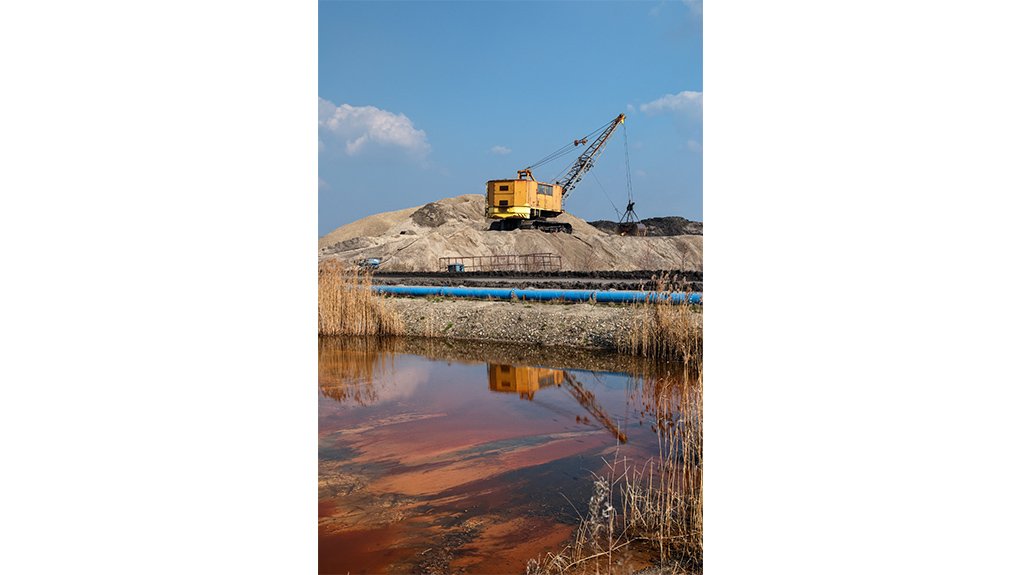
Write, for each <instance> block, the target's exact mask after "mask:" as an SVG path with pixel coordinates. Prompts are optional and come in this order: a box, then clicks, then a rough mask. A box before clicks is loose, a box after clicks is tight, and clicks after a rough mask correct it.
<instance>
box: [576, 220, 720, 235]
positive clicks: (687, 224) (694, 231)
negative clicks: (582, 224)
mask: <svg viewBox="0 0 1022 575" xmlns="http://www.w3.org/2000/svg"><path fill="white" fill-rule="evenodd" d="M641 222H642V223H643V224H645V226H646V235H647V236H701V235H703V222H696V221H693V220H689V219H686V218H682V217H678V216H668V217H664V218H646V219H644V220H641ZM589 223H590V224H591V225H592V226H593V227H595V228H597V229H599V230H601V231H603V232H606V233H608V234H616V233H617V222H611V221H609V220H597V221H595V222H589Z"/></svg>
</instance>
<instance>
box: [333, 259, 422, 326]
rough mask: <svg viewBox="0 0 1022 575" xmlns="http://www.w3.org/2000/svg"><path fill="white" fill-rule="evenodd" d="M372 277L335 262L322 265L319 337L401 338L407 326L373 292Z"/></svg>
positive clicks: (362, 271) (383, 299) (385, 302)
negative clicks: (379, 336) (386, 336)
mask: <svg viewBox="0 0 1022 575" xmlns="http://www.w3.org/2000/svg"><path fill="white" fill-rule="evenodd" d="M371 287H372V273H371V272H370V271H368V270H360V269H358V268H351V267H345V266H344V265H343V264H342V263H341V262H339V261H336V260H327V261H324V262H321V263H320V264H319V334H320V335H400V334H403V333H404V331H405V329H404V323H403V322H402V321H401V318H400V316H398V314H397V313H396V312H395V311H394V310H392V309H390V306H389V305H388V302H387V301H386V299H385V298H384V297H383V296H380V295H377V294H374V293H373V292H372V289H371Z"/></svg>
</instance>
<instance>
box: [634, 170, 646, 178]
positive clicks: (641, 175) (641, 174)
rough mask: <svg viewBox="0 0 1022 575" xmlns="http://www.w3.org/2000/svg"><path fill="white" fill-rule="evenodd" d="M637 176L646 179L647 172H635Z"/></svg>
mask: <svg viewBox="0 0 1022 575" xmlns="http://www.w3.org/2000/svg"><path fill="white" fill-rule="evenodd" d="M635 175H636V176H639V177H640V178H645V177H646V170H636V171H635Z"/></svg>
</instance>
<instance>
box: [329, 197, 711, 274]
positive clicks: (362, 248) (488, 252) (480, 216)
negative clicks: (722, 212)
mask: <svg viewBox="0 0 1022 575" xmlns="http://www.w3.org/2000/svg"><path fill="white" fill-rule="evenodd" d="M484 212H485V197H484V196H482V195H480V194H467V195H463V196H456V197H453V198H444V199H442V200H438V201H436V202H431V203H429V204H426V205H424V206H416V207H413V208H407V209H404V210H398V211H394V212H386V213H381V214H375V215H372V216H369V217H366V218H363V219H361V220H358V221H356V222H352V223H350V224H347V225H345V226H341V227H340V228H337V229H336V230H334V231H332V232H330V233H329V234H327V235H326V236H324V237H323V238H321V239H320V241H319V248H320V249H319V254H320V257H321V258H337V259H342V260H346V261H355V260H359V259H363V258H380V259H382V260H383V264H382V265H381V267H380V269H381V270H386V271H434V270H437V269H439V262H438V259H439V258H442V257H466V256H497V255H515V254H518V255H522V254H534V253H553V254H558V255H560V256H561V263H562V266H563V269H565V270H579V271H593V270H639V269H647V270H648V269H687V270H700V271H701V270H702V267H703V266H702V256H703V242H702V237H701V236H673V237H655V238H650V237H646V238H636V237H618V236H613V235H607V234H606V233H604V232H602V231H600V230H599V229H597V228H595V227H593V226H591V225H589V224H588V223H587V222H585V221H584V220H582V219H580V218H577V217H575V216H573V215H571V214H569V213H563V214H561V215H560V216H558V217H557V218H556V219H555V221H563V222H567V223H570V224H571V225H572V228H573V230H574V233H572V234H561V233H546V232H542V231H539V230H515V231H510V232H495V231H489V225H490V221H489V220H488V219H486V217H485V216H484Z"/></svg>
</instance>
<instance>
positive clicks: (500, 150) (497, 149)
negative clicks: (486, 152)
mask: <svg viewBox="0 0 1022 575" xmlns="http://www.w3.org/2000/svg"><path fill="white" fill-rule="evenodd" d="M490 153H492V154H497V155H499V156H506V155H508V154H510V153H511V148H508V147H505V146H494V147H492V148H490Z"/></svg>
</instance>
